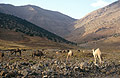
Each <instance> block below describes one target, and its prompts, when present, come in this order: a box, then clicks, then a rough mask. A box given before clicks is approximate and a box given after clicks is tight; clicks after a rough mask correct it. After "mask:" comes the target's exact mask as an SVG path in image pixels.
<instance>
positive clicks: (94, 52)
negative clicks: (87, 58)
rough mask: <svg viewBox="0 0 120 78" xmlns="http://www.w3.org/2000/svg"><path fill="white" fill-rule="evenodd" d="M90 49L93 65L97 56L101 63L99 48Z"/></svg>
mask: <svg viewBox="0 0 120 78" xmlns="http://www.w3.org/2000/svg"><path fill="white" fill-rule="evenodd" d="M92 51H93V56H94V60H95V62H94V63H95V65H97V64H96V60H97V57H98V58H99V62H100V64H101V62H102V61H101V51H100V49H99V48H97V49H96V50H94V49H92Z"/></svg>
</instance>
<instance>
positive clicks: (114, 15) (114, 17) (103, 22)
mask: <svg viewBox="0 0 120 78" xmlns="http://www.w3.org/2000/svg"><path fill="white" fill-rule="evenodd" d="M74 28H75V30H74V31H73V32H72V33H71V34H69V35H68V36H67V38H66V39H68V40H70V41H74V42H78V43H90V42H91V43H92V42H94V41H95V42H97V41H98V42H99V41H100V40H102V39H105V40H109V38H112V37H116V36H117V37H116V38H118V37H119V34H120V31H119V29H120V2H119V1H116V2H114V3H112V4H110V5H108V6H105V7H103V8H100V9H98V10H95V11H93V12H91V13H89V14H88V15H86V16H85V17H83V18H82V19H80V20H77V21H76V24H75V25H74ZM108 42H109V41H108ZM117 42H119V41H117ZM103 43H104V41H103ZM106 44H107V43H106Z"/></svg>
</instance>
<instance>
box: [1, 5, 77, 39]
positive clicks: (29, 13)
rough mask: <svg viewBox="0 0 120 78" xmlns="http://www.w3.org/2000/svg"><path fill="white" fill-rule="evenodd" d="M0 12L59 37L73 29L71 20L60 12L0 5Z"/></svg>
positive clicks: (26, 6)
mask: <svg viewBox="0 0 120 78" xmlns="http://www.w3.org/2000/svg"><path fill="white" fill-rule="evenodd" d="M0 12H2V13H6V14H11V15H15V16H17V17H20V18H22V19H26V20H27V21H29V22H31V23H33V24H35V25H37V26H40V27H42V28H44V29H46V30H48V31H50V32H52V33H54V34H57V35H59V36H62V37H64V36H66V35H67V34H69V33H70V32H71V30H72V29H73V24H74V23H73V22H74V21H76V19H73V18H71V17H69V16H67V15H64V14H62V13H60V12H56V11H50V10H45V9H42V8H40V7H38V6H34V5H25V6H13V5H10V4H0Z"/></svg>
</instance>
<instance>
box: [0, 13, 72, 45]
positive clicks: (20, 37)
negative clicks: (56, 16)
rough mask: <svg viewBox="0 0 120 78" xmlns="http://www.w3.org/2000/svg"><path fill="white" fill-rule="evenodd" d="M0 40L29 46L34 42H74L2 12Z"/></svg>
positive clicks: (0, 16) (0, 15) (0, 17)
mask: <svg viewBox="0 0 120 78" xmlns="http://www.w3.org/2000/svg"><path fill="white" fill-rule="evenodd" d="M1 40H5V41H10V42H11V41H12V42H16V43H18V42H20V43H21V44H22V43H24V44H26V45H28V44H29V45H31V46H33V45H34V44H35V45H36V44H39V45H42V44H44V46H45V45H53V43H54V44H55V45H54V46H57V45H56V43H59V45H60V43H65V44H66V43H67V44H74V43H72V42H70V41H67V40H65V39H63V38H61V37H60V36H57V35H55V34H53V33H51V32H49V31H47V30H45V29H43V28H41V27H38V26H36V25H34V24H32V23H30V22H28V21H26V20H23V19H21V18H18V17H15V16H13V15H8V14H4V13H0V42H2V41H1ZM31 42H32V43H31ZM39 42H40V43H39ZM41 42H42V43H41ZM50 42H52V43H50ZM45 43H46V44H45ZM49 43H50V44H49ZM4 44H5V43H4ZM0 45H1V44H0Z"/></svg>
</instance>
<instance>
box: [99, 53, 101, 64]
mask: <svg viewBox="0 0 120 78" xmlns="http://www.w3.org/2000/svg"><path fill="white" fill-rule="evenodd" d="M98 58H99V62H100V64H101V57H100V55H98Z"/></svg>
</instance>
